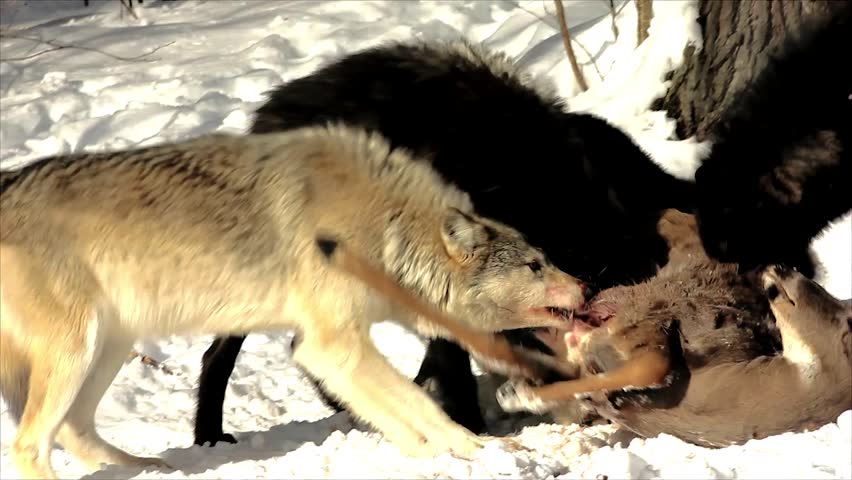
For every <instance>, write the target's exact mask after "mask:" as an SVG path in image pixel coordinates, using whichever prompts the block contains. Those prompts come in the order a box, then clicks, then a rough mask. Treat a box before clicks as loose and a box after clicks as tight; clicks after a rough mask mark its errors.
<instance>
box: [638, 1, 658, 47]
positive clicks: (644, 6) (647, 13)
mask: <svg viewBox="0 0 852 480" xmlns="http://www.w3.org/2000/svg"><path fill="white" fill-rule="evenodd" d="M635 1H636V13H637V15H638V17H639V25H638V29H637V31H636V35H637V39H636V40H637V41H636V46H637V47H638V46H639V45H642V42H644V41H645V39H646V38H648V29H649V28H650V27H651V19H652V18H654V6H653V4H652V0H635Z"/></svg>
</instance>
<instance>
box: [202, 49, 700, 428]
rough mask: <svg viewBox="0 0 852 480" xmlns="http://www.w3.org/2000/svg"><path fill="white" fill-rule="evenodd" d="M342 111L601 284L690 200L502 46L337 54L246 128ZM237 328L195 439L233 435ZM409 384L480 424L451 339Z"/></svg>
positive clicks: (662, 256) (623, 278) (209, 384)
mask: <svg viewBox="0 0 852 480" xmlns="http://www.w3.org/2000/svg"><path fill="white" fill-rule="evenodd" d="M336 121H343V122H346V123H348V124H350V125H354V126H357V127H361V128H366V129H368V130H374V131H379V132H380V133H382V134H383V135H384V136H385V137H386V138H388V139H389V141H390V142H391V143H392V144H393V146H395V147H397V146H399V147H404V148H406V149H409V150H411V151H413V152H414V153H415V154H417V155H423V156H425V157H427V158H429V159H430V160H431V162H432V165H433V166H434V168H435V169H436V170H437V172H438V173H439V174H441V175H442V176H443V177H444V178H445V179H446V180H447V181H449V182H451V183H453V184H455V185H457V186H458V187H459V188H461V189H462V190H464V191H466V192H468V193H469V194H470V196H471V199H472V200H473V202H474V205H475V208H476V209H477V212H478V213H480V214H482V215H487V216H490V217H492V218H495V219H498V220H500V221H502V222H505V223H507V224H509V225H512V226H513V227H515V228H516V229H518V230H519V231H521V232H522V233H523V234H524V235H525V236H526V237H527V239H528V240H529V242H530V243H531V244H533V245H535V246H537V247H540V248H542V249H543V250H544V251H545V252H546V254H547V255H548V256H549V257H550V259H551V260H552V262H553V263H554V264H555V265H557V266H559V267H560V268H561V269H563V270H564V271H566V272H569V273H570V274H572V275H574V276H576V277H578V278H580V279H581V280H584V281H586V282H588V283H591V284H592V285H593V286H594V287H595V288H598V289H599V288H606V287H609V286H612V285H616V284H621V283H625V282H634V281H641V280H642V279H645V278H647V277H649V276H650V275H653V274H654V273H655V272H656V270H657V268H658V266H660V265H661V264H662V263H664V262H665V260H666V255H667V247H666V244H665V242H664V240H663V239H662V238H660V237H659V235H658V234H657V232H656V223H657V220H658V218H659V215H660V213H659V212H660V211H662V210H663V209H665V208H678V209H681V210H685V211H690V210H691V208H692V183H691V182H689V181H686V180H682V179H678V178H675V177H673V176H671V175H669V174H667V173H666V172H665V171H664V170H662V169H661V168H660V167H659V166H658V165H656V164H655V163H654V162H653V161H652V160H651V159H650V158H649V157H648V155H646V154H645V153H644V152H643V151H642V150H641V149H640V148H639V147H638V146H637V145H636V144H635V143H634V142H633V141H632V140H631V139H630V138H629V137H628V136H627V135H626V134H625V133H623V132H622V131H621V130H619V129H618V128H615V127H614V126H612V125H610V124H608V123H607V122H606V121H604V120H602V119H600V118H597V117H595V116H592V115H585V114H576V113H569V112H567V110H566V106H565V105H564V104H563V102H562V101H560V100H559V99H558V98H557V97H556V96H555V95H554V94H552V93H549V92H548V91H546V90H545V89H544V88H541V87H538V86H536V85H535V83H534V82H533V80H532V79H531V78H530V77H529V76H528V75H526V74H524V72H522V71H521V70H520V69H519V68H518V67H517V66H516V65H515V64H513V63H512V62H511V61H509V59H507V58H506V57H505V56H503V55H501V54H497V53H492V52H487V51H485V50H483V49H481V48H477V47H475V46H472V45H470V44H468V43H466V42H448V43H442V42H437V43H436V42H432V43H419V42H416V43H392V44H385V45H380V46H377V47H373V48H370V49H366V50H363V51H360V52H356V53H354V54H352V55H349V56H346V57H343V58H342V59H339V60H337V61H336V62H334V63H331V64H329V65H327V66H325V67H323V68H321V69H319V70H318V71H316V72H315V73H313V74H311V75H309V76H306V77H303V78H299V79H296V80H293V81H290V82H288V83H286V84H283V85H281V86H279V87H278V88H277V89H275V90H274V91H273V92H272V93H271V96H270V98H269V101H268V102H267V103H266V104H265V105H263V106H262V107H261V108H260V109H259V110H258V111H257V115H256V119H255V122H254V125H253V127H252V129H251V130H252V132H259V133H264V132H272V131H277V130H286V129H293V128H297V127H303V126H308V125H316V124H323V123H327V122H336ZM507 335H509V336H510V338H513V339H514V341H516V342H525V341H528V340H529V337H528V336H525V333H524V332H523V331H511V332H507ZM244 338H245V337H220V338H217V339H216V340H215V341H214V343H213V345H212V346H211V347H210V348H209V349H208V351H207V352H206V353H205V354H204V358H203V370H202V374H201V379H200V388H199V405H198V411H197V416H196V427H195V442H196V443H197V444H204V443H205V442H208V441H209V442H211V443H214V444H215V442H217V441H222V440H224V441H229V442H234V441H235V440H234V438H233V437H232V436H230V435H227V434H224V433H223V432H222V428H221V424H222V402H223V401H224V395H225V389H226V384H227V381H228V377H229V375H230V373H231V371H232V369H233V367H234V362H235V360H236V357H237V354H238V353H239V350H240V347H241V345H242V342H243V340H244ZM415 381H416V382H417V383H418V384H421V385H423V384H424V383H427V382H428V384H429V389H431V390H432V392H431V393H432V394H433V396H435V397H437V398H436V399H437V400H438V401H439V403H441V404H442V405H443V407H444V409H445V410H446V411H447V413H448V414H449V415H450V416H451V418H453V419H454V420H455V421H457V422H459V423H461V424H462V425H464V426H466V427H467V428H469V429H470V430H472V431H474V432H480V431H482V430H483V428H484V422H483V419H482V416H481V413H480V410H479V406H478V404H477V402H476V388H477V387H476V383H475V379H474V376H473V374H472V373H471V370H470V363H469V357H468V355H467V353H466V352H464V351H463V350H461V349H460V348H459V347H458V346H457V345H455V344H454V343H451V342H449V341H444V340H433V341H431V342H430V343H429V346H428V348H427V353H426V358H425V359H424V362H423V364H422V366H421V370H420V372H419V374H418V375H417V378H416V379H415ZM327 400H328V401H329V402H331V403H333V404H336V402H335V401H334V399H327ZM337 406H338V407H339V405H337Z"/></svg>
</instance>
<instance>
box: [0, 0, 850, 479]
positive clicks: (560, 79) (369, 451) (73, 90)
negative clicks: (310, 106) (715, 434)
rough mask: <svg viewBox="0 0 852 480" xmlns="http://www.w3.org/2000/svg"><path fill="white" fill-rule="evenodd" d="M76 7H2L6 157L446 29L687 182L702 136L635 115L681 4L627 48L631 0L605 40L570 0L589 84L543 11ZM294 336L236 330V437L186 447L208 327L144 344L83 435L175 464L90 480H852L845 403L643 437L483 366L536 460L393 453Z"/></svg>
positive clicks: (94, 140)
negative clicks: (762, 433)
mask: <svg viewBox="0 0 852 480" xmlns="http://www.w3.org/2000/svg"><path fill="white" fill-rule="evenodd" d="M91 3H92V6H90V7H89V8H83V7H82V4H83V2H82V1H76V0H75V1H70V0H69V1H52V0H41V1H23V0H3V1H2V2H0V8H2V13H3V15H2V21H0V28H2V29H3V31H4V32H12V33H13V34H14V35H16V36H18V37H21V38H19V39H5V38H4V39H2V40H0V102H2V108H0V165H2V166H3V167H4V168H11V167H15V166H18V165H21V164H24V163H27V162H29V161H32V160H33V159H36V158H40V157H45V156H49V155H54V154H57V153H65V152H72V151H96V150H105V149H115V148H125V147H132V146H142V145H151V144H155V143H160V142H165V141H172V140H179V139H184V138H189V137H193V136H196V135H199V134H202V133H206V132H211V131H234V132H240V131H244V130H245V129H246V128H247V126H248V125H249V123H250V120H251V112H252V111H253V110H254V109H255V108H256V107H257V106H258V105H259V104H260V103H261V102H262V101H263V100H264V92H265V91H267V90H268V89H270V88H272V87H274V86H275V85H277V84H279V83H280V82H282V81H286V80H289V79H292V78H295V77H299V76H302V75H306V74H308V73H310V72H312V71H313V70H314V69H316V68H317V67H318V66H320V65H321V64H323V63H325V62H327V61H329V60H331V59H333V58H335V57H338V56H340V55H342V54H344V53H346V52H350V51H354V50H357V49H360V48H364V47H367V46H370V45H374V44H376V43H378V42H381V41H384V40H388V39H405V38H410V37H425V38H449V37H454V36H458V35H460V34H461V35H466V36H468V37H470V38H472V39H473V40H475V41H481V42H483V43H484V44H485V45H486V46H488V47H490V48H494V49H500V50H504V51H506V52H508V53H509V54H510V55H512V56H514V57H516V58H517V59H518V61H519V62H520V63H521V64H522V65H524V66H526V67H528V68H529V69H530V70H532V71H533V72H534V73H536V74H538V75H540V76H542V77H543V78H550V79H551V80H552V81H553V82H554V85H555V88H556V89H557V90H558V91H559V92H560V94H562V95H563V96H565V97H567V98H569V104H570V105H571V107H572V108H573V109H575V110H580V111H589V112H592V113H596V114H598V115H602V116H604V117H606V118H607V119H609V120H610V121H611V122H613V123H614V124H616V125H618V126H620V127H621V128H623V129H624V130H625V131H627V132H628V133H629V134H630V135H632V136H633V138H635V139H636V140H637V142H639V144H640V145H642V147H643V148H645V149H646V150H647V151H648V152H649V153H650V154H652V155H653V157H654V159H655V160H656V161H657V162H658V163H660V164H661V165H663V166H664V167H665V168H666V169H668V170H669V171H671V172H673V173H674V174H676V175H679V176H683V177H685V178H689V177H690V176H691V175H692V173H693V171H694V169H695V165H696V164H697V161H698V158H700V156H701V154H702V148H703V147H704V146H702V145H698V144H695V142H692V141H691V140H685V141H674V140H672V138H673V136H672V133H673V130H674V129H673V122H671V121H670V120H668V119H666V118H665V116H664V115H663V114H661V113H660V112H652V111H649V110H648V108H649V105H650V102H651V100H652V99H653V98H654V97H655V96H656V95H658V94H660V93H661V92H663V91H664V90H665V88H666V83H665V82H664V80H663V79H664V76H665V73H666V71H668V70H669V69H671V68H673V67H675V66H676V65H677V64H678V62H680V61H681V52H682V49H683V47H684V46H685V45H686V44H687V42H698V41H700V35H699V32H698V29H697V26H696V24H695V22H694V19H695V18H696V14H697V10H696V5H695V3H694V2H693V1H658V2H655V4H654V10H655V19H654V21H653V23H652V25H651V32H650V33H651V36H650V37H649V39H648V40H647V41H646V42H645V43H644V44H643V45H642V46H641V47H639V48H638V49H635V48H634V45H633V42H634V39H635V38H636V27H635V24H636V21H635V20H636V12H635V7H634V3H633V2H618V3H619V5H618V7H617V9H618V12H619V14H618V28H619V31H620V34H619V37H618V39H617V40H616V39H615V38H614V37H613V32H612V29H611V21H610V18H609V17H608V6H607V2H602V1H600V0H586V1H579V0H577V1H566V2H565V4H566V11H567V16H568V23H569V26H570V27H571V28H572V32H573V34H574V36H575V38H576V39H577V40H578V42H579V43H580V45H578V47H577V55H578V57H579V60H580V62H581V65H582V68H583V70H584V72H585V75H586V78H587V79H588V81H589V83H590V85H591V89H590V90H589V91H587V92H584V93H580V90H579V88H578V87H577V85H576V82H575V81H574V79H573V75H572V73H571V69H570V66H569V65H568V62H567V61H566V60H565V54H564V51H563V50H562V43H561V39H560V37H559V30H558V26H557V23H556V19H555V18H554V17H553V5H552V3H551V2H542V1H522V2H513V1H496V2H483V1H473V2H461V1H452V2H428V1H423V2H401V1H389V2H379V1H346V2H304V1H261V0H248V1H230V0H217V1H215V2H213V1H209V2H205V1H193V0H186V1H178V2H156V1H149V2H146V3H145V4H144V6H143V8H138V9H137V13H138V15H139V18H138V19H134V18H132V17H130V16H128V15H126V14H122V11H121V9H120V7H119V5H118V2H115V1H104V0H100V1H98V0H92V2H91ZM23 37H27V38H34V39H42V40H52V41H55V42H59V43H60V44H74V45H81V46H89V47H95V48H98V49H100V50H102V51H104V52H108V53H109V54H110V55H104V54H101V53H97V52H94V51H89V50H80V49H74V48H61V49H57V50H54V51H50V52H46V53H40V52H43V51H44V50H47V49H50V48H53V47H50V46H47V45H44V44H40V43H38V42H34V41H31V40H26V39H23ZM699 46H700V45H699ZM24 57H29V58H28V59H22V58H24ZM116 57H119V58H116ZM131 57H135V58H132V59H131ZM591 58H594V63H593V62H591V61H590V59H591ZM15 59H18V60H15ZM850 223H852V219H850V216H847V217H846V218H845V219H844V221H843V222H840V223H839V224H838V225H837V226H836V227H835V228H833V229H831V230H830V231H828V232H827V233H826V235H825V236H823V237H821V238H820V239H819V240H818V241H817V242H815V246H816V247H817V251H818V253H819V255H820V257H821V259H822V260H823V262H825V263H826V265H827V267H828V269H827V271H826V274H825V280H824V281H825V282H826V285H827V287H828V288H829V290H830V291H832V293H834V294H835V295H839V296H843V297H850V296H852V290H850V288H851V287H850V285H852V279H850V271H852V269H850V266H852V253H850V248H849V246H850V245H852V238H850V233H849V232H850ZM372 333H373V336H374V338H375V339H376V341H377V343H378V345H379V348H380V349H381V350H382V352H384V353H385V354H386V355H387V356H388V357H389V358H390V359H391V360H392V361H393V363H394V364H395V365H396V366H397V367H398V368H400V370H401V371H403V372H404V373H405V374H407V375H409V376H411V377H413V376H414V375H415V373H416V371H417V368H418V366H419V362H420V360H421V359H422V356H423V351H424V347H423V343H422V342H421V341H420V340H419V339H418V338H416V337H414V336H412V335H410V334H408V333H406V332H405V331H404V330H402V329H401V328H400V327H398V326H396V325H393V324H389V323H384V324H379V325H376V326H375V328H374V329H373V332H372ZM289 339H290V335H289V334H287V333H274V334H272V333H270V334H255V335H252V336H250V337H249V338H248V340H247V341H246V343H245V345H244V348H243V351H242V353H241V354H240V357H239V360H238V362H237V365H236V368H235V370H234V373H233V375H232V377H231V383H230V385H229V387H228V394H227V398H226V401H225V428H226V430H227V431H230V432H234V433H235V434H236V436H237V437H238V439H239V440H240V443H239V444H238V445H221V446H217V447H215V448H201V447H194V446H193V447H190V445H191V444H192V436H191V432H192V416H193V411H194V388H195V386H196V382H197V379H198V373H199V370H200V363H201V355H202V353H203V352H204V350H205V349H206V347H207V346H208V345H209V341H210V340H211V337H209V336H198V337H173V338H169V339H162V340H156V341H155V340H150V341H145V342H140V343H139V344H138V345H137V348H138V349H140V350H142V351H143V352H145V353H147V354H148V355H151V356H152V357H154V358H156V359H158V360H161V361H162V362H163V365H165V366H166V367H167V368H168V370H169V371H168V372H167V371H165V370H161V369H157V368H153V367H151V366H149V365H144V364H142V363H141V362H140V361H139V360H138V359H137V360H132V361H128V363H127V364H126V365H125V366H124V368H123V369H122V371H121V372H120V373H119V375H118V377H117V378H116V380H115V382H114V384H113V385H112V386H111V387H110V389H109V391H108V392H107V394H106V396H105V398H104V400H103V402H102V403H101V406H100V409H99V411H98V417H97V423H98V428H99V431H100V432H101V434H102V436H103V437H104V438H106V439H107V440H108V441H110V442H113V443H115V444H116V445H118V446H120V447H122V448H125V449H127V450H128V451H130V452H132V453H135V454H140V455H162V456H164V457H165V458H166V459H167V461H169V462H170V463H171V464H172V465H174V466H175V467H177V468H178V470H177V471H174V472H160V471H146V472H143V471H140V470H139V469H127V468H121V467H106V468H105V469H103V470H101V471H99V472H96V473H94V474H92V475H90V476H86V477H85V478H117V477H122V478H123V477H130V478H212V477H215V478H251V477H254V478H282V477H299V478H311V477H333V478H350V479H351V478H381V477H394V478H435V477H450V478H459V477H462V478H594V477H595V476H597V475H607V476H608V477H609V478H612V479H614V478H628V477H629V478H757V477H762V478H766V477H778V478H782V477H783V478H852V467H851V465H852V427H850V423H852V412H846V413H844V414H843V415H842V416H841V418H839V419H838V422H837V423H832V424H829V425H826V426H824V427H823V428H821V429H819V430H817V431H815V432H809V433H802V434H787V435H780V436H777V437H773V438H769V439H764V440H760V441H752V442H749V443H748V444H746V445H744V446H742V447H731V448H725V449H719V450H708V449H704V448H701V447H696V446H693V445H689V444H686V443H684V442H681V441H679V440H677V439H675V438H672V437H669V436H665V435H663V436H661V437H659V438H653V439H647V440H643V439H636V438H632V436H631V435H629V434H627V433H625V432H623V431H617V430H616V429H615V428H614V427H612V426H608V425H607V426H595V427H590V428H585V429H581V428H579V427H578V426H576V425H567V426H566V425H555V424H553V423H551V421H550V420H549V419H548V418H547V417H536V416H532V415H510V414H507V413H505V412H502V411H501V410H499V408H498V407H496V404H495V403H494V402H493V389H494V387H495V386H494V385H491V384H489V382H488V380H487V379H486V378H485V377H480V379H481V381H482V383H483V393H482V395H483V400H484V401H485V402H486V403H487V404H488V408H487V411H486V417H487V420H488V422H489V425H490V427H491V429H492V430H493V431H495V432H496V433H512V434H513V435H515V437H516V438H517V440H519V441H520V442H521V443H522V444H524V445H525V446H527V447H529V448H531V449H532V450H533V451H530V452H519V453H511V452H507V451H504V450H502V449H501V448H500V445H498V444H496V443H495V444H492V445H490V446H489V448H487V449H485V450H484V451H483V452H482V453H481V455H480V457H479V458H477V459H475V460H473V461H470V462H468V461H462V460H459V459H456V458H453V457H450V456H448V455H446V456H441V457H438V458H434V459H411V458H406V457H403V456H401V455H400V454H399V453H398V452H397V451H396V449H395V447H393V446H392V445H390V444H389V443H388V442H386V441H384V440H383V439H382V438H381V436H380V435H378V434H376V433H373V432H370V431H369V430H365V429H364V428H363V427H361V426H359V425H356V424H353V423H352V421H351V420H350V419H349V418H348V417H347V416H346V415H345V414H338V415H333V416H330V413H331V412H330V411H329V410H328V409H327V408H326V407H324V406H323V405H322V403H321V402H320V401H319V400H318V399H317V397H316V395H315V392H314V391H313V390H312V388H311V386H310V384H309V383H308V382H307V381H306V380H305V379H304V377H303V376H302V374H301V373H300V371H299V370H298V369H297V368H296V366H295V365H294V364H293V363H292V361H291V360H290V352H289ZM14 433H15V427H14V426H13V424H12V422H11V420H10V418H9V415H8V412H7V411H6V408H5V404H4V405H2V411H0V452H2V457H0V476H2V477H3V478H8V477H10V476H12V475H14V469H13V468H12V467H11V465H10V462H9V456H8V453H9V447H10V444H11V441H12V438H13V436H14ZM54 465H55V466H56V469H57V471H58V473H59V475H60V476H62V477H81V476H84V475H85V474H86V472H85V471H84V470H83V469H82V468H81V466H80V465H79V464H78V463H77V462H76V461H74V460H73V459H71V458H70V457H69V456H68V455H67V454H66V453H65V452H63V451H62V450H56V451H55V452H54Z"/></svg>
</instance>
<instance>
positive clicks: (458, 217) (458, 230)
mask: <svg viewBox="0 0 852 480" xmlns="http://www.w3.org/2000/svg"><path fill="white" fill-rule="evenodd" d="M441 239H442V240H443V241H444V248H446V249H447V253H448V254H449V255H450V258H452V259H453V260H455V261H457V262H459V263H464V262H467V261H468V260H470V259H471V258H473V256H474V254H475V253H476V249H477V248H478V247H481V246H482V245H485V243H486V242H487V241H488V231H487V230H486V227H485V225H483V224H481V223H479V222H478V221H477V220H476V219H475V218H474V217H472V216H470V215H468V214H466V213H464V212H462V211H461V210H459V209H457V208H453V207H450V208H448V209H447V210H446V212H445V213H444V220H443V222H441Z"/></svg>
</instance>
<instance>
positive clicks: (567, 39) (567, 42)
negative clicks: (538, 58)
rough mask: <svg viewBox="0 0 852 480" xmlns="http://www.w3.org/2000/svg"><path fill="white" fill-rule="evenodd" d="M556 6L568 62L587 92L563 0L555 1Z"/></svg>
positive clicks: (578, 81)
mask: <svg viewBox="0 0 852 480" xmlns="http://www.w3.org/2000/svg"><path fill="white" fill-rule="evenodd" d="M553 3H554V4H555V5H556V16H557V17H558V19H559V31H560V32H562V44H563V45H564V46H565V53H567V54H568V61H569V62H570V63H571V70H573V71H574V78H576V79H577V83H578V84H579V85H580V88H581V89H582V90H583V91H584V92H585V91H586V90H588V89H589V85H588V84H587V83H586V78H585V77H584V76H583V71H582V70H580V66H579V65H577V57H576V56H575V55H574V48H573V47H572V46H571V33H570V32H569V31H568V24H567V23H565V8H564V7H563V6H562V0H553Z"/></svg>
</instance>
